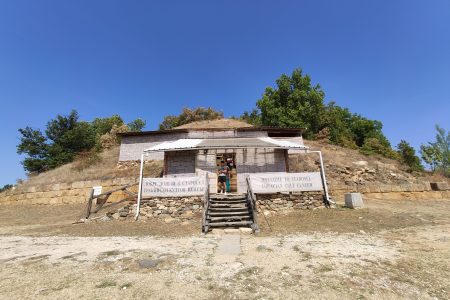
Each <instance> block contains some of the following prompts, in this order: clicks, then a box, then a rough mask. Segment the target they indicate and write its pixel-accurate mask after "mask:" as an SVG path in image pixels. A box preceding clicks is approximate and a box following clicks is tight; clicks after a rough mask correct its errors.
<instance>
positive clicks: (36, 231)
mask: <svg viewBox="0 0 450 300" xmlns="http://www.w3.org/2000/svg"><path fill="white" fill-rule="evenodd" d="M365 204H366V208H364V209H360V210H350V209H345V208H342V207H338V208H336V209H321V210H315V211H295V212H290V213H286V214H278V215H270V216H267V218H264V217H263V216H262V215H261V216H260V217H259V220H258V223H259V224H260V227H261V233H260V234H259V235H257V236H254V235H245V234H238V233H232V234H225V233H210V234H208V235H206V236H204V235H201V234H200V221H199V220H198V221H191V222H190V223H188V224H183V225H181V224H179V223H178V224H173V223H172V224H165V223H164V222H163V221H159V220H154V221H151V222H149V221H146V222H128V221H111V222H91V223H87V224H72V222H74V221H76V220H78V219H79V218H80V216H81V212H82V210H83V206H82V205H64V206H0V265H1V268H0V298H1V299H79V298H82V297H83V298H89V299H149V298H151V299H189V298H193V299H212V298H216V299H280V298H287V299H299V298H306V299H450V281H449V280H448V278H449V277H450V201H446V200H439V201H437V200H429V201H413V200H404V201H386V200H385V201H382V200H373V199H365ZM198 219H199V218H198Z"/></svg>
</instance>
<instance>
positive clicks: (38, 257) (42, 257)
mask: <svg viewBox="0 0 450 300" xmlns="http://www.w3.org/2000/svg"><path fill="white" fill-rule="evenodd" d="M49 257H50V255H48V254H45V255H38V256H33V257H30V258H29V259H28V260H41V259H46V258H49Z"/></svg>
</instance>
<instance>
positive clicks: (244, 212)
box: [208, 210, 248, 217]
mask: <svg viewBox="0 0 450 300" xmlns="http://www.w3.org/2000/svg"><path fill="white" fill-rule="evenodd" d="M224 215H226V216H242V215H248V211H247V210H246V211H222V212H210V213H208V216H212V217H213V216H224Z"/></svg>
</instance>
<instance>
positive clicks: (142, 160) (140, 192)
mask: <svg viewBox="0 0 450 300" xmlns="http://www.w3.org/2000/svg"><path fill="white" fill-rule="evenodd" d="M143 174H144V153H142V154H141V169H140V171H139V190H138V198H137V207H136V217H135V218H134V220H135V221H137V219H138V218H139V213H140V210H141V198H142V177H143Z"/></svg>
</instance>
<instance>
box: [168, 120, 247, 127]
mask: <svg viewBox="0 0 450 300" xmlns="http://www.w3.org/2000/svg"><path fill="white" fill-rule="evenodd" d="M242 127H253V125H251V124H248V123H246V122H243V121H239V120H234V119H217V120H206V121H197V122H192V123H189V124H184V125H181V126H178V127H176V128H175V129H183V128H193V129H198V128H242Z"/></svg>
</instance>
